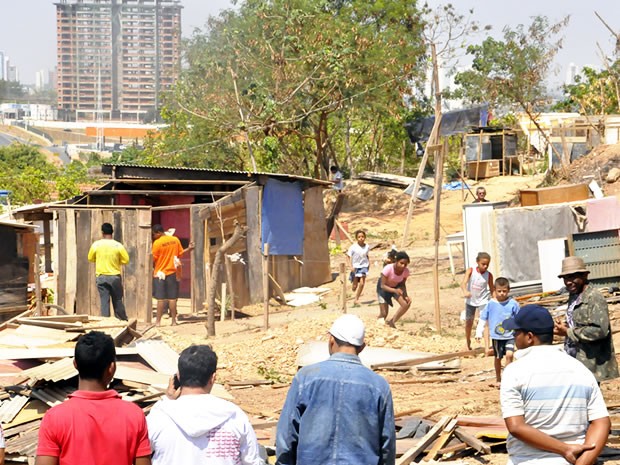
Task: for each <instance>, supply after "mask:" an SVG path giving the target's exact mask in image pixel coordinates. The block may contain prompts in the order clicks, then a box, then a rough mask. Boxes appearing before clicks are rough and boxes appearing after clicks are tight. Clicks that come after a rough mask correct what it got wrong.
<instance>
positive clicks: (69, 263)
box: [64, 209, 81, 314]
mask: <svg viewBox="0 0 620 465" xmlns="http://www.w3.org/2000/svg"><path fill="white" fill-rule="evenodd" d="M66 215H67V220H66V230H65V242H66V247H67V249H66V262H65V263H64V266H65V305H64V308H65V311H66V312H67V313H69V314H71V313H76V311H75V295H76V293H77V287H78V286H77V280H78V276H77V269H76V263H77V260H78V257H77V239H76V232H75V210H70V209H69V210H66ZM78 311H81V310H80V309H78Z"/></svg>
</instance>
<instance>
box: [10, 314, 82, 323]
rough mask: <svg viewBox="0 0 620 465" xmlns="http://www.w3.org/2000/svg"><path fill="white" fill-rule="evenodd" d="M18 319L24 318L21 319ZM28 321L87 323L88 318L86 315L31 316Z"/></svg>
mask: <svg viewBox="0 0 620 465" xmlns="http://www.w3.org/2000/svg"><path fill="white" fill-rule="evenodd" d="M20 318H25V317H21V316H20ZM28 320H36V321H58V322H64V323H77V322H81V323H87V322H88V321H89V320H90V318H89V316H88V315H50V316H31V317H28Z"/></svg>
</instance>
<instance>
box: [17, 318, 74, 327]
mask: <svg viewBox="0 0 620 465" xmlns="http://www.w3.org/2000/svg"><path fill="white" fill-rule="evenodd" d="M16 322H17V323H19V324H20V325H31V326H41V327H42V328H54V329H66V328H74V329H75V328H82V327H83V325H82V323H80V322H77V323H68V322H67V323H65V322H63V321H44V320H36V319H30V318H19V319H18V320H16Z"/></svg>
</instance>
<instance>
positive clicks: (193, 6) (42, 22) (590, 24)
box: [0, 0, 620, 84]
mask: <svg viewBox="0 0 620 465" xmlns="http://www.w3.org/2000/svg"><path fill="white" fill-rule="evenodd" d="M54 1H55V0H0V12H1V13H0V51H3V52H4V53H5V55H8V56H9V57H10V58H11V61H12V62H13V63H14V64H16V65H17V66H18V68H19V73H20V80H21V81H22V83H25V84H32V83H34V81H35V73H36V72H37V71H38V70H41V69H53V68H54V65H55V62H56V12H55V8H56V7H55V6H54ZM427 1H428V3H429V4H430V5H431V6H433V5H439V4H445V3H447V2H446V1H439V0H427ZM450 3H452V4H453V5H454V6H455V7H456V8H457V10H459V11H463V12H465V11H467V10H469V9H471V8H473V9H474V18H475V19H476V20H477V21H478V22H479V23H480V24H482V25H486V24H489V25H491V26H492V31H491V34H493V35H497V36H499V35H501V31H502V29H503V28H504V26H506V25H509V26H511V27H514V26H516V25H517V24H529V23H530V18H531V17H532V16H536V15H545V16H547V17H549V19H550V20H551V21H553V20H556V21H557V20H559V19H561V18H562V17H564V16H565V15H570V16H571V19H570V23H569V25H568V27H567V28H566V29H564V33H563V35H564V47H563V49H562V50H561V51H560V52H559V53H558V55H557V57H556V60H555V61H556V64H557V68H558V74H557V76H556V77H555V79H551V80H552V81H557V82H563V81H564V80H565V76H566V69H567V68H568V65H569V64H570V63H571V62H573V63H575V64H577V65H578V66H583V65H586V64H590V65H598V66H601V65H602V61H601V56H600V52H599V50H598V47H597V43H598V44H600V46H601V48H602V49H603V51H604V52H605V53H606V54H607V55H612V54H613V50H614V47H615V40H614V39H613V37H612V35H611V33H610V32H609V31H608V30H607V29H606V28H605V27H604V26H603V25H602V23H601V22H600V21H599V20H598V18H596V16H595V15H594V11H597V12H598V13H599V14H600V15H601V16H602V17H603V18H604V19H605V20H606V21H607V23H608V24H609V25H610V26H611V27H612V28H613V29H614V30H615V31H617V32H618V33H620V1H618V0H590V1H583V0H521V1H519V2H516V1H509V0H450ZM182 5H183V7H184V8H183V12H182V24H183V36H189V35H190V34H191V32H192V31H193V30H194V28H196V27H202V26H203V25H204V24H205V23H206V21H207V18H208V17H209V16H210V15H214V14H217V13H218V12H219V11H221V10H222V9H224V8H231V7H232V2H231V1H230V0H182ZM476 39H477V40H476V41H481V40H482V39H483V37H481V36H478V37H476Z"/></svg>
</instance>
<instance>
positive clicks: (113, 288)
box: [97, 274, 127, 320]
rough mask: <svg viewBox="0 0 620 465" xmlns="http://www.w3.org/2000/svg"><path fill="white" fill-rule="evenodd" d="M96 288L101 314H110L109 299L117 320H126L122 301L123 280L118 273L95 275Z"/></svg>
mask: <svg viewBox="0 0 620 465" xmlns="http://www.w3.org/2000/svg"><path fill="white" fill-rule="evenodd" d="M97 290H98V291H99V298H100V299H101V316H105V317H109V316H110V299H112V306H113V307H114V316H116V318H118V319H119V320H127V313H126V312H125V304H124V303H123V280H122V279H121V276H120V275H104V274H101V275H99V276H97Z"/></svg>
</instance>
